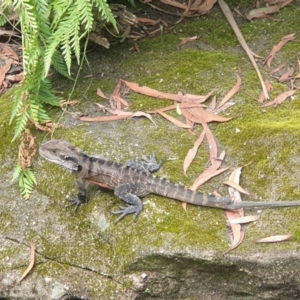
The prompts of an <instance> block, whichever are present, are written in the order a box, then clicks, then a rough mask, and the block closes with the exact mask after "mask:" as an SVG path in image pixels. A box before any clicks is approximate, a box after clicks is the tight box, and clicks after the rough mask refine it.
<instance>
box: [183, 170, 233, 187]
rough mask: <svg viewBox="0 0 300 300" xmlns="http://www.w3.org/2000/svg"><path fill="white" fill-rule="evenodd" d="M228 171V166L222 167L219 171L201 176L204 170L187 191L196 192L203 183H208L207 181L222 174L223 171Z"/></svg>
mask: <svg viewBox="0 0 300 300" xmlns="http://www.w3.org/2000/svg"><path fill="white" fill-rule="evenodd" d="M228 169H230V166H229V167H224V168H222V169H219V170H216V171H211V170H210V172H209V174H207V175H206V176H204V175H202V174H203V173H204V172H205V171H207V170H208V169H207V170H205V171H204V172H203V173H202V174H201V175H200V176H199V177H198V178H197V179H196V180H195V181H194V183H193V184H192V185H191V186H190V187H189V189H191V190H193V191H195V190H197V189H198V188H199V187H200V186H201V185H202V184H203V183H205V182H206V181H208V180H209V179H211V178H213V177H215V176H217V175H219V174H221V173H224V172H225V171H227V170H228Z"/></svg>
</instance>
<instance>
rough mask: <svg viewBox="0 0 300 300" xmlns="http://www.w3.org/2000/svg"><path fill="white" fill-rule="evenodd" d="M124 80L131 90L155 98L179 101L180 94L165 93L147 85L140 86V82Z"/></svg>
mask: <svg viewBox="0 0 300 300" xmlns="http://www.w3.org/2000/svg"><path fill="white" fill-rule="evenodd" d="M123 82H124V83H125V84H126V86H128V87H129V88H130V89H131V90H133V91H134V92H136V93H140V94H143V95H146V96H150V97H154V98H160V99H168V100H173V101H178V102H179V98H178V95H175V94H170V93H163V92H160V91H157V90H155V89H152V88H149V87H147V86H139V84H138V83H136V82H129V81H123Z"/></svg>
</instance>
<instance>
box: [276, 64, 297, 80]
mask: <svg viewBox="0 0 300 300" xmlns="http://www.w3.org/2000/svg"><path fill="white" fill-rule="evenodd" d="M294 71H295V70H294V68H293V67H291V68H289V69H288V70H287V71H286V72H285V73H284V74H282V75H281V76H280V77H279V78H278V81H279V82H284V81H286V80H288V79H290V78H291V77H292V76H293V74H294Z"/></svg>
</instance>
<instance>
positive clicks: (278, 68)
mask: <svg viewBox="0 0 300 300" xmlns="http://www.w3.org/2000/svg"><path fill="white" fill-rule="evenodd" d="M283 67H284V65H280V66H279V67H277V68H275V69H273V70H272V71H271V72H270V73H269V74H270V75H273V74H275V73H277V72H278V71H279V70H281V69H282V68H283Z"/></svg>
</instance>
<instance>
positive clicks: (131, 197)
mask: <svg viewBox="0 0 300 300" xmlns="http://www.w3.org/2000/svg"><path fill="white" fill-rule="evenodd" d="M114 194H115V196H117V197H118V198H120V199H121V200H123V201H124V202H126V206H125V207H123V206H121V207H120V210H118V211H112V213H113V214H115V215H120V216H119V217H118V218H117V219H116V221H115V223H117V222H119V221H120V220H121V219H122V218H124V217H125V216H126V215H129V214H134V215H133V219H134V220H135V219H136V217H137V216H138V214H139V213H140V212H141V211H142V209H143V203H142V200H141V199H140V198H139V197H138V196H136V195H135V194H139V195H145V194H147V192H145V191H143V190H141V188H140V187H139V186H137V185H136V184H132V183H126V184H121V185H119V186H117V187H116V188H115V190H114Z"/></svg>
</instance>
